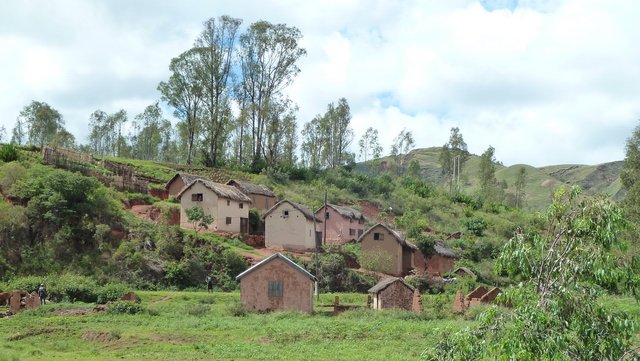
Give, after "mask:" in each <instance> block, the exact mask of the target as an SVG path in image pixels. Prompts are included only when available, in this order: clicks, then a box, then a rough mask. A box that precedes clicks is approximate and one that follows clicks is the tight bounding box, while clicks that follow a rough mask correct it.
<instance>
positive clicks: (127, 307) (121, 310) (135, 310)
mask: <svg viewBox="0 0 640 361" xmlns="http://www.w3.org/2000/svg"><path fill="white" fill-rule="evenodd" d="M144 311H145V308H144V307H143V306H142V305H139V304H137V303H133V302H127V301H116V302H114V303H112V304H110V305H109V307H107V313H108V314H111V315H136V314H139V313H142V312H144Z"/></svg>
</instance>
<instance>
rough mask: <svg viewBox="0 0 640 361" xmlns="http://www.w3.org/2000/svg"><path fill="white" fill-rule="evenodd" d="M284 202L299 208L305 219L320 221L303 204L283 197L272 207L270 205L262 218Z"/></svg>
mask: <svg viewBox="0 0 640 361" xmlns="http://www.w3.org/2000/svg"><path fill="white" fill-rule="evenodd" d="M285 203H288V204H289V205H291V206H292V207H293V208H295V209H297V210H299V211H300V212H302V214H304V217H305V218H306V219H308V220H311V221H314V220H315V221H316V222H322V220H321V219H320V218H318V217H316V215H315V214H313V213H312V212H311V211H310V210H309V208H307V207H305V206H303V205H302V204H298V203H293V202H291V201H288V200H286V199H283V200H281V201H280V202H278V203H276V205H275V206H273V207H271V209H269V210H268V211H267V212H266V213H265V214H264V216H262V218H263V219H266V218H267V216H268V215H269V214H270V213H271V212H273V211H274V210H276V208H278V207H280V206H281V205H283V204H285Z"/></svg>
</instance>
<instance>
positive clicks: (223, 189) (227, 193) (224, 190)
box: [176, 178, 251, 203]
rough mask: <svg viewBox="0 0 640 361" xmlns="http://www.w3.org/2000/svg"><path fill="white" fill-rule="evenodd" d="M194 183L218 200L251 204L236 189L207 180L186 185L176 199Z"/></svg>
mask: <svg viewBox="0 0 640 361" xmlns="http://www.w3.org/2000/svg"><path fill="white" fill-rule="evenodd" d="M196 183H202V185H204V186H205V187H206V188H208V189H210V190H211V191H213V193H215V194H217V195H218V197H220V198H226V199H231V200H234V201H238V202H248V203H251V198H249V197H247V196H246V195H244V193H242V192H240V191H239V190H238V189H237V188H236V187H232V186H228V185H226V184H222V183H215V182H212V181H209V180H205V179H201V178H198V179H196V180H194V181H192V182H191V183H189V184H187V185H186V186H185V187H184V188H182V190H181V191H180V193H178V196H177V197H176V198H178V199H180V198H181V197H182V194H183V193H184V192H186V191H187V190H188V189H189V188H191V187H192V186H193V185H194V184H196Z"/></svg>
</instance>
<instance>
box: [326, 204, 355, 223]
mask: <svg viewBox="0 0 640 361" xmlns="http://www.w3.org/2000/svg"><path fill="white" fill-rule="evenodd" d="M327 207H329V208H333V210H335V211H336V212H337V213H338V214H339V215H341V216H343V217H346V218H351V219H363V220H364V219H365V217H364V215H362V213H360V211H357V210H355V209H353V208H349V207H345V206H339V205H336V204H331V203H327ZM323 209H324V206H322V207H320V208H318V210H317V211H316V214H318V212H320V211H321V210H323Z"/></svg>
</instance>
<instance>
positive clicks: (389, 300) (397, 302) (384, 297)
mask: <svg viewBox="0 0 640 361" xmlns="http://www.w3.org/2000/svg"><path fill="white" fill-rule="evenodd" d="M368 292H369V294H370V295H371V297H372V301H373V302H372V304H371V305H372V308H373V309H374V310H382V309H389V308H401V309H404V310H408V311H410V310H412V304H413V294H414V292H415V289H414V288H413V287H412V286H411V285H409V284H408V283H406V282H405V281H404V280H403V279H402V278H386V279H383V280H381V281H380V282H378V283H377V284H376V285H375V286H373V287H371V288H370V289H369V291H368Z"/></svg>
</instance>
